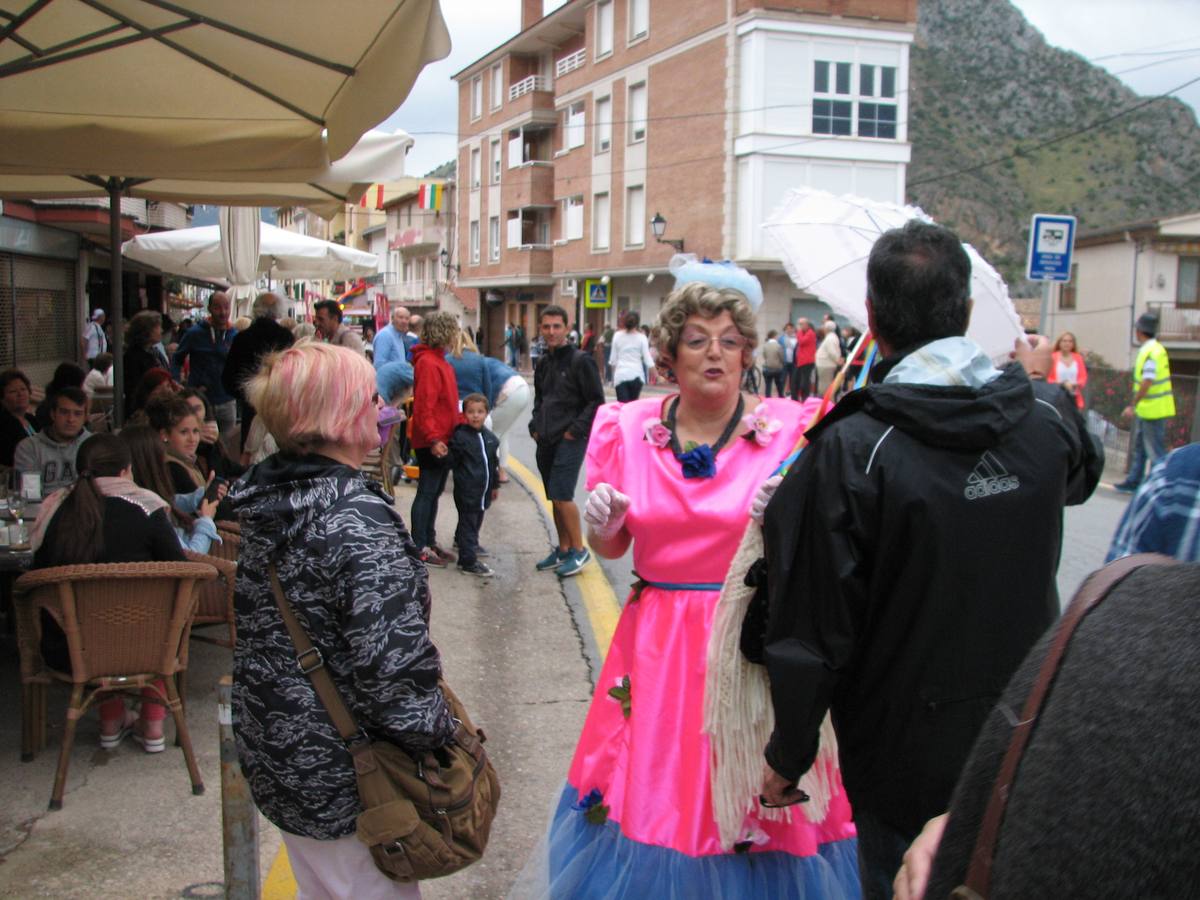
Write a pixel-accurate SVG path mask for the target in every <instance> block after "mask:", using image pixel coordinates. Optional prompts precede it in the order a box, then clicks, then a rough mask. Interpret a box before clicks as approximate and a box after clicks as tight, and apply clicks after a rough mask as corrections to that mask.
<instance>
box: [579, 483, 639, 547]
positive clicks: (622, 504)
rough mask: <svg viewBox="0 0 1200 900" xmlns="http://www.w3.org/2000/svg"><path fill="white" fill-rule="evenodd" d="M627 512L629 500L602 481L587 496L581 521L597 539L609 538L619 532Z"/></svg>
mask: <svg viewBox="0 0 1200 900" xmlns="http://www.w3.org/2000/svg"><path fill="white" fill-rule="evenodd" d="M628 512H629V498H628V497H627V496H625V495H624V494H622V493H621V492H620V491H618V490H617V489H616V488H615V487H613V486H612V485H611V484H606V483H605V482H603V481H602V482H600V483H599V484H598V485H596V489H595V490H593V491H592V492H591V493H590V494H588V498H587V503H586V504H585V505H584V507H583V519H584V521H585V522H587V523H588V525H590V526H591V529H592V531H593V532H595V534H596V536H597V537H601V538H610V537H612V536H613V535H614V534H616V533H617V532H618V531H620V530H621V526H622V525H624V524H625V514H626V513H628Z"/></svg>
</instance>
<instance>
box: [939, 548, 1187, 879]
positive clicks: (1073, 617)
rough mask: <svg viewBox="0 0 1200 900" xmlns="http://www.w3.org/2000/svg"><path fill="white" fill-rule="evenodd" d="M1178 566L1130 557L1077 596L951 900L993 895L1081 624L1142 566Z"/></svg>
mask: <svg viewBox="0 0 1200 900" xmlns="http://www.w3.org/2000/svg"><path fill="white" fill-rule="evenodd" d="M1176 563H1177V560H1174V559H1172V558H1171V557H1169V556H1163V555H1161V554H1158V553H1139V554H1137V555H1135V556H1127V557H1125V558H1123V559H1118V560H1115V561H1114V562H1111V563H1109V564H1108V565H1107V566H1105V567H1104V568H1102V569H1100V570H1099V571H1097V572H1095V573H1093V574H1092V576H1091V577H1090V578H1088V580H1087V581H1086V582H1084V584H1083V587H1081V588H1080V589H1079V591H1078V592H1077V593H1076V594H1075V599H1073V600H1072V601H1071V605H1070V606H1069V607H1067V611H1066V613H1064V614H1063V617H1062V619H1060V620H1059V623H1058V630H1057V631H1056V632H1055V634H1054V640H1053V641H1051V643H1050V649H1049V650H1048V651H1047V653H1046V658H1045V659H1043V660H1042V665H1041V668H1040V669H1038V676H1037V680H1036V681H1035V682H1034V684H1033V688H1032V689H1031V690H1030V691H1029V696H1028V697H1027V698H1026V699H1025V706H1024V709H1022V711H1021V721H1020V722H1018V723H1017V725H1016V726H1015V727H1014V728H1013V733H1012V739H1011V740H1010V741H1009V744H1008V750H1007V752H1006V753H1005V754H1004V761H1003V762H1002V763H1001V765H1000V773H999V775H997V776H996V781H995V783H994V784H993V785H992V795H991V798H990V799H989V800H988V805H987V809H986V810H985V812H984V815H983V824H982V825H980V827H979V834H978V836H977V837H976V839H975V849H974V850H973V851H972V852H971V861H970V864H969V866H968V868H967V878H966V884H965V886H964V887H960V888H958V889H957V890H956V891H955V892H954V894H953V895H952V896H955V897H960V896H961V897H977V898H985V897H987V895H988V890H989V889H990V888H991V881H992V862H993V860H994V858H995V852H996V841H997V839H998V838H999V835H1000V826H1001V824H1002V823H1003V821H1004V810H1005V807H1006V805H1007V804H1008V798H1009V796H1010V795H1011V793H1012V785H1013V781H1014V780H1015V779H1016V774H1017V767H1018V766H1019V765H1020V762H1021V755H1022V754H1023V753H1024V752H1025V746H1026V745H1027V744H1028V743H1029V738H1030V737H1031V736H1032V734H1033V729H1034V728H1035V726H1036V725H1037V720H1038V716H1039V714H1040V713H1041V710H1042V706H1043V705H1044V704H1045V701H1046V695H1047V694H1049V693H1050V688H1051V687H1052V686H1053V684H1054V679H1055V677H1056V676H1057V675H1058V669H1059V666H1060V665H1061V664H1062V658H1063V655H1064V654H1065V653H1066V650H1067V645H1068V644H1069V643H1070V642H1071V638H1072V637H1073V636H1074V634H1075V629H1076V628H1078V627H1079V623H1080V622H1082V621H1083V618H1084V616H1086V615H1087V614H1088V613H1089V612H1091V611H1092V610H1093V609H1095V608H1096V607H1097V606H1098V605H1099V604H1100V601H1102V600H1103V599H1104V598H1105V597H1107V596H1108V595H1109V594H1110V593H1111V592H1112V590H1113V588H1115V587H1116V586H1117V585H1119V584H1120V583H1121V582H1122V581H1124V580H1125V579H1126V578H1127V577H1128V576H1129V575H1131V574H1132V573H1133V572H1135V571H1136V570H1138V569H1140V568H1141V567H1142V566H1148V565H1153V566H1173V565H1176ZM964 888H965V890H964Z"/></svg>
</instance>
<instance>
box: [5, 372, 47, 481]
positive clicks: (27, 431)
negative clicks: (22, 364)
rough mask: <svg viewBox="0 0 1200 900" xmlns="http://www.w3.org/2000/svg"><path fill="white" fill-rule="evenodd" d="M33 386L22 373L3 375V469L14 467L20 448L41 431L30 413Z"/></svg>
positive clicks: (6, 373)
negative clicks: (15, 456)
mask: <svg viewBox="0 0 1200 900" xmlns="http://www.w3.org/2000/svg"><path fill="white" fill-rule="evenodd" d="M32 396H33V395H32V385H30V383H29V377H28V376H27V375H26V374H25V373H24V372H22V371H21V370H20V369H5V370H4V371H3V372H0V466H9V467H10V468H11V467H12V464H13V452H14V451H15V450H16V449H17V444H19V443H21V441H23V440H25V438H27V437H29V436H30V435H32V434H33V433H34V432H36V431H39V430H40V429H39V428H38V424H37V420H36V419H35V418H34V417H33V415H32V413H30V412H29V405H30V398H31V397H32Z"/></svg>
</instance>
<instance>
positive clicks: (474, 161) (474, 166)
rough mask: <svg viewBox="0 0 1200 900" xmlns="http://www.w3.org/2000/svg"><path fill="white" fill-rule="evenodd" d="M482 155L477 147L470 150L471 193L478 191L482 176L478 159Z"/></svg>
mask: <svg viewBox="0 0 1200 900" xmlns="http://www.w3.org/2000/svg"><path fill="white" fill-rule="evenodd" d="M482 155H483V153H482V151H481V150H480V148H479V147H472V148H471V190H473V191H477V190H479V184H480V180H481V179H482V176H483V173H482V168H481V167H482V165H483V163H482V160H481V159H480V157H481V156H482Z"/></svg>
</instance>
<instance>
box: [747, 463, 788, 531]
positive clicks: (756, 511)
mask: <svg viewBox="0 0 1200 900" xmlns="http://www.w3.org/2000/svg"><path fill="white" fill-rule="evenodd" d="M782 483H783V476H782V475H772V476H771V477H770V478H768V479H767V480H766V481H764V482H763V483H762V484H760V485H759V486H758V490H757V491H755V492H754V499H753V500H752V501H751V502H750V518H752V519H753V520H754V521H755V522H757V523H758V524H759V525H761V524H762V523H763V516H764V515H765V514H766V512H767V504H768V503H770V502H771V498H772V497H774V496H775V489H776V488H778V487H779V485H781V484H782Z"/></svg>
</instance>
